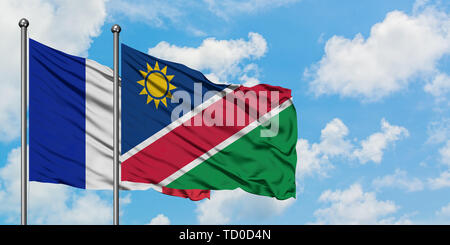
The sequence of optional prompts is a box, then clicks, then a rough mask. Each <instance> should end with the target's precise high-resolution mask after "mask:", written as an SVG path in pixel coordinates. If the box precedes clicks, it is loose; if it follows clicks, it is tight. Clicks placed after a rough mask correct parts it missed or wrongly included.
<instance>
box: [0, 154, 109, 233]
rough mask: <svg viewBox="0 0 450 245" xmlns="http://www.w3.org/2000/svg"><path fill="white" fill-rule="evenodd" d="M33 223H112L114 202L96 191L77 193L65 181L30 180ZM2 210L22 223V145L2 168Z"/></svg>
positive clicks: (9, 217) (7, 220)
mask: <svg viewBox="0 0 450 245" xmlns="http://www.w3.org/2000/svg"><path fill="white" fill-rule="evenodd" d="M28 197H29V206H28V216H29V223H30V224H110V223H111V221H112V207H111V204H110V203H109V202H108V201H106V200H104V199H102V198H101V197H100V196H98V195H97V194H95V192H92V191H83V192H82V193H80V194H77V193H76V192H75V191H74V188H71V187H67V186H64V185H56V184H45V183H37V182H30V184H29V192H28ZM0 214H1V215H2V216H4V217H6V222H7V223H19V216H20V148H16V149H13V150H12V151H11V152H10V153H9V154H8V158H7V162H6V164H5V165H4V167H3V168H1V169H0Z"/></svg>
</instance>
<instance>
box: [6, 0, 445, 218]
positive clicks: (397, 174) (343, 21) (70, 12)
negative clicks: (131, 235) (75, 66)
mask: <svg viewBox="0 0 450 245" xmlns="http://www.w3.org/2000/svg"><path fill="white" fill-rule="evenodd" d="M0 11H1V14H0V26H2V37H1V38H0V54H1V56H0V73H1V74H2V79H1V80H0V86H1V88H2V89H0V125H1V127H0V224H19V223H20V192H19V187H20V182H19V175H20V168H19V160H20V139H19V135H20V131H19V130H20V114H19V113H20V91H19V90H20V80H19V79H20V73H19V67H20V66H19V58H20V53H19V48H20V47H19V36H20V32H19V27H18V25H17V23H18V20H19V19H20V18H21V17H26V18H28V19H29V20H30V27H29V35H30V37H31V38H34V39H36V40H38V41H40V42H43V43H45V44H47V45H50V46H52V47H54V48H57V49H59V50H62V51H65V52H68V53H71V54H74V55H79V56H83V57H88V58H90V59H93V60H96V61H98V62H100V63H102V64H104V65H108V66H112V56H113V54H112V52H111V51H112V34H111V32H110V28H111V26H112V24H114V23H118V24H120V25H121V27H122V32H121V41H122V42H123V43H125V44H127V45H129V46H132V47H134V48H136V49H138V50H141V51H143V52H148V53H149V54H152V55H154V56H157V57H159V58H163V59H168V60H171V61H176V62H181V63H184V64H186V65H188V66H190V67H192V68H195V69H198V70H200V71H202V72H203V73H204V74H205V75H207V77H208V78H209V79H210V80H212V81H215V82H230V83H241V84H246V85H249V86H251V85H253V84H258V83H268V84H272V85H278V86H283V87H287V88H290V89H292V91H293V98H294V104H295V107H296V109H297V113H298V126H299V131H298V143H297V154H298V162H297V170H296V176H297V181H296V182H297V199H288V200H285V201H277V200H275V199H272V198H268V197H261V196H256V195H251V194H247V193H245V192H243V191H241V190H233V191H216V192H212V195H211V199H210V200H205V201H200V202H192V201H189V200H186V199H182V198H177V197H170V196H166V195H163V194H160V193H157V192H155V191H153V190H148V191H132V192H121V194H120V195H121V200H120V201H121V224H450V113H449V112H450V97H449V94H450V56H449V54H450V3H448V1H439V0H437V1H432V0H430V1H427V0H415V1H414V0H398V1H389V0H367V1H357V0H346V1H334V0H271V1H268V0H248V1H237V0H222V1H218V0H203V1H195V2H194V1H190V2H186V1H181V0H173V1H156V0H150V1H144V0H133V1H125V0H109V1H103V0H95V1H92V0H86V1H70V0H26V1H15V0H4V1H0ZM29 193H30V194H29V195H30V197H29V223H30V224H111V223H112V192H111V191H86V190H78V189H75V188H71V187H66V186H62V185H54V184H43V183H30V191H29Z"/></svg>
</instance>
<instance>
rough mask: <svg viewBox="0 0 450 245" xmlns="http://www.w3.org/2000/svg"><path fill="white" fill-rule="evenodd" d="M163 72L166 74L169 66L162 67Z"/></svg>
mask: <svg viewBox="0 0 450 245" xmlns="http://www.w3.org/2000/svg"><path fill="white" fill-rule="evenodd" d="M161 72H162V73H163V74H164V75H166V72H167V66H165V67H164V68H162V70H161Z"/></svg>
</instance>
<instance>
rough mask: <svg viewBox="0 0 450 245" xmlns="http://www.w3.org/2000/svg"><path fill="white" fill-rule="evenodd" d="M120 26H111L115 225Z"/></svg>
mask: <svg viewBox="0 0 450 245" xmlns="http://www.w3.org/2000/svg"><path fill="white" fill-rule="evenodd" d="M120 30H121V28H120V26H119V25H117V24H115V25H113V27H112V28H111V32H112V33H113V36H114V76H113V79H114V102H113V105H114V108H113V109H114V122H113V128H114V132H113V138H114V171H113V175H114V187H113V192H114V207H113V219H114V225H119V181H120V180H119V116H120V115H119V33H120Z"/></svg>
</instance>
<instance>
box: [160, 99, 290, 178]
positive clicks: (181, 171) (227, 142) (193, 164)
mask: <svg viewBox="0 0 450 245" xmlns="http://www.w3.org/2000/svg"><path fill="white" fill-rule="evenodd" d="M290 105H292V99H289V100H287V101H285V102H283V104H281V105H279V106H278V107H277V108H275V109H272V110H271V111H270V112H268V113H266V114H265V115H263V116H262V117H260V118H259V119H258V120H255V121H253V122H252V123H250V124H249V125H247V126H246V127H245V128H243V129H241V130H240V131H239V132H237V133H235V134H234V135H232V136H231V137H229V138H228V139H226V140H224V141H222V143H220V144H218V145H217V146H215V147H214V148H212V149H211V150H209V151H207V152H205V153H204V154H203V155H201V156H199V157H198V158H197V159H195V160H193V161H192V162H190V163H188V164H186V165H185V166H184V167H183V168H181V169H179V170H178V171H176V172H175V173H173V174H172V175H170V176H169V177H167V178H165V179H164V180H162V181H161V182H159V183H158V185H159V186H167V185H169V184H170V183H172V182H173V181H175V180H176V179H178V178H179V177H180V176H182V175H183V174H185V173H187V172H188V171H190V170H192V169H193V168H195V167H197V166H198V165H199V164H200V163H202V162H204V161H206V160H208V158H210V157H212V156H213V155H215V154H216V153H217V152H219V151H221V150H223V149H225V147H227V146H229V145H231V144H232V143H233V142H235V141H236V140H238V139H239V138H241V137H242V136H244V135H246V134H247V133H249V132H250V131H252V130H253V129H255V128H257V127H258V126H259V125H261V124H262V123H264V122H266V121H267V120H269V119H270V118H272V117H274V116H276V115H278V114H279V113H280V112H282V111H283V110H284V109H286V108H287V107H289V106H290Z"/></svg>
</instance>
